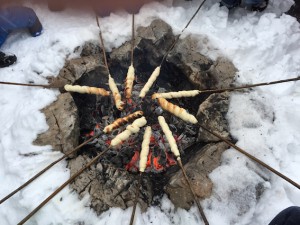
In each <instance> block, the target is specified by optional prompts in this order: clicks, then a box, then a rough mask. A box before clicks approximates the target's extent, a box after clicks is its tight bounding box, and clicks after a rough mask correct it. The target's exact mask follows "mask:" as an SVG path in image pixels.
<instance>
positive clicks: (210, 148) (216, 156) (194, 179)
mask: <svg viewBox="0 0 300 225" xmlns="http://www.w3.org/2000/svg"><path fill="white" fill-rule="evenodd" d="M227 148H228V147H227V145H226V144H225V143H222V142H220V143H216V144H208V145H206V146H204V147H203V148H202V149H201V150H199V151H198V152H197V154H196V155H195V156H194V157H193V158H192V159H191V160H190V161H189V162H188V163H186V164H185V165H184V169H185V170H186V173H187V176H188V178H189V180H190V183H191V185H192V187H193V189H194V191H195V194H196V196H197V197H198V198H200V199H203V198H207V197H209V196H210V195H211V193H212V188H213V183H212V181H211V180H210V179H209V177H208V174H209V173H211V172H212V171H213V170H214V169H215V168H217V167H218V166H219V165H220V159H221V155H222V153H223V152H224V151H225V150H226V149H227ZM165 191H166V193H167V194H168V195H169V197H170V200H171V201H172V203H173V204H174V205H175V206H176V207H180V208H184V209H190V207H191V206H192V205H193V202H194V198H193V196H192V193H191V192H190V189H189V186H188V184H187V182H186V180H185V178H184V176H183V173H182V171H181V170H179V171H178V172H176V173H175V174H174V175H173V176H172V177H171V179H170V182H169V184H168V185H166V187H165Z"/></svg>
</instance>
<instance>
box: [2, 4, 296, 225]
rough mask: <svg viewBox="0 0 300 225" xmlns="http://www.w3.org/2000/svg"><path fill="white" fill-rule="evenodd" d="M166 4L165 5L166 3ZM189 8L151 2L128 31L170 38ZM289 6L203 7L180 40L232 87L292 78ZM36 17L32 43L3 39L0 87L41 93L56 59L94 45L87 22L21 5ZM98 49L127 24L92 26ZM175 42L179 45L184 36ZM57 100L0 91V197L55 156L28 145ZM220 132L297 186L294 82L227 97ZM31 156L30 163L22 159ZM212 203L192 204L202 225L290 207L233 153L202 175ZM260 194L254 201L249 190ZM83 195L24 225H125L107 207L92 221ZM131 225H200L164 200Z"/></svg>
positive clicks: (6, 218)
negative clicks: (38, 30)
mask: <svg viewBox="0 0 300 225" xmlns="http://www.w3.org/2000/svg"><path fill="white" fill-rule="evenodd" d="M174 1H175V0H174ZM198 4H199V2H198V1H192V2H184V1H182V0H178V1H176V2H174V6H173V7H172V1H171V0H168V1H166V2H164V3H151V4H148V5H146V6H144V7H143V8H142V9H141V10H140V13H139V14H138V15H137V16H136V22H137V26H139V25H144V26H146V25H149V24H150V22H151V21H152V20H153V19H155V18H157V17H159V18H161V19H163V20H165V21H166V22H168V23H169V24H170V25H171V26H172V27H173V29H174V32H175V33H180V31H181V30H182V28H183V27H184V26H185V24H186V22H187V21H188V20H189V19H190V17H191V15H192V13H193V12H194V11H195V6H198ZM292 4H293V1H291V0H286V1H281V0H271V1H270V5H269V7H268V8H267V10H266V11H264V12H262V13H255V12H248V11H245V10H243V9H237V10H235V11H234V12H231V13H228V10H227V9H226V8H224V7H222V8H219V6H218V4H217V3H216V1H215V0H210V1H209V0H208V1H207V2H206V3H205V5H204V7H203V8H202V9H201V10H200V12H199V14H198V15H197V16H196V18H195V19H194V21H193V22H192V23H191V24H190V26H189V28H188V29H187V30H186V31H185V33H184V35H187V34H192V35H193V36H194V37H196V38H197V37H198V38H199V39H200V40H202V41H203V40H205V41H203V42H199V51H200V52H201V53H203V54H205V55H208V56H210V57H211V58H213V59H215V58H216V57H218V56H220V55H225V56H226V57H228V58H229V59H230V60H232V62H233V63H234V64H235V66H236V67H237V68H238V70H239V72H238V74H237V77H236V83H237V84H239V83H240V84H246V83H259V82H267V81H274V80H280V79H287V78H292V77H296V76H299V73H298V71H299V70H300V47H299V42H300V27H299V23H298V22H297V21H296V20H295V18H293V17H290V16H289V15H286V14H284V13H283V12H285V11H287V10H288V9H289V7H290V6H291V5H292ZM29 6H31V7H33V8H34V9H35V11H36V13H37V14H38V16H39V18H40V20H41V22H42V24H43V26H44V33H43V34H42V35H41V36H39V37H36V38H32V37H30V35H29V34H28V33H27V32H25V31H24V32H16V33H14V34H12V35H11V36H10V37H9V38H8V40H7V41H6V42H5V44H4V46H3V47H2V49H1V50H2V51H4V52H12V53H14V54H16V55H17V56H18V62H17V64H15V65H13V66H11V67H8V68H3V69H1V70H0V80H1V81H10V82H20V83H29V82H34V83H38V84H46V83H47V80H46V77H47V76H49V75H54V76H56V75H57V74H58V72H59V70H60V69H61V68H62V67H63V65H64V62H65V60H66V59H70V58H74V57H77V56H78V55H79V51H76V50H75V49H76V47H77V46H80V45H82V44H83V43H84V42H85V41H98V28H97V25H96V22H95V18H94V16H93V14H88V13H87V12H78V11H74V10H66V11H64V12H50V11H49V10H48V9H47V7H45V6H43V5H29ZM100 23H101V28H102V32H103V36H104V41H105V45H106V47H107V49H111V48H113V47H117V46H119V45H121V44H122V43H123V42H124V41H127V40H129V39H130V35H131V28H130V25H131V17H130V15H129V14H127V13H126V12H116V13H112V14H111V15H110V16H109V17H105V18H102V19H100ZM184 35H183V36H184ZM58 94H59V92H58V91H55V90H46V89H39V88H30V87H17V86H7V85H0V105H1V111H0V127H1V130H0V184H1V185H0V198H2V197H4V196H5V195H6V194H8V193H9V192H10V191H12V190H13V189H14V188H16V187H18V186H19V185H21V184H23V183H24V182H25V181H26V180H28V179H29V178H30V177H32V176H33V175H34V174H36V173H37V172H39V171H40V170H41V169H43V168H44V167H45V166H46V165H48V164H50V163H51V162H52V161H54V160H56V159H57V158H59V157H61V156H62V154H61V153H59V152H56V151H52V148H51V146H42V147H40V146H34V145H32V142H33V140H34V139H35V138H36V136H37V134H39V133H41V132H43V131H45V130H47V123H46V121H45V117H44V115H43V114H42V113H41V112H40V109H42V108H43V107H45V106H46V105H48V104H50V103H51V102H53V101H54V100H55V99H56V97H57V95H58ZM227 117H228V121H229V125H230V131H231V133H232V135H233V137H234V138H235V139H236V140H238V141H237V145H238V146H239V147H241V148H243V149H245V150H247V151H248V152H249V153H251V154H253V155H254V156H255V157H257V158H259V159H261V160H262V161H264V162H266V163H268V164H270V165H272V167H274V168H275V169H277V170H279V171H280V172H281V173H283V174H285V175H287V176H288V177H290V178H292V179H293V180H294V181H296V182H297V183H300V177H299V172H298V171H299V170H300V82H291V83H286V84H278V85H273V86H268V87H259V88H255V89H254V90H252V91H246V92H237V93H233V94H232V96H231V102H230V108H229V112H228V115H227ZM28 154H31V156H28ZM209 176H210V178H211V179H212V181H213V183H214V189H213V195H212V196H211V197H210V198H208V199H205V200H203V201H202V202H201V204H202V205H203V208H204V210H205V213H206V215H207V218H208V220H209V221H210V224H211V225H229V224H234V225H264V224H268V223H269V222H270V221H271V219H272V218H273V217H274V216H275V215H276V214H277V213H278V212H279V211H281V210H283V209H284V208H286V207H288V206H292V205H298V206H299V205H300V192H299V190H298V189H297V188H295V187H294V186H292V185H291V184H289V183H287V182H286V181H284V180H282V179H281V178H279V177H277V176H276V175H274V174H272V173H270V172H269V171H268V170H266V169H264V168H262V167H261V166H259V165H257V164H256V163H254V162H252V161H251V160H249V159H248V158H246V157H245V156H243V155H242V154H241V153H239V152H237V151H236V150H233V149H230V150H228V151H226V152H225V153H224V154H223V156H222V164H221V166H220V167H218V168H217V169H215V170H214V171H213V172H212V173H211V174H210V175H209ZM68 178H69V170H68V169H66V162H61V163H59V164H58V165H56V166H54V167H53V168H52V169H51V170H49V171H48V172H46V174H45V175H43V176H42V177H41V178H39V179H38V180H37V181H35V182H33V183H32V184H31V185H30V186H29V187H28V188H26V189H24V190H22V191H20V192H19V193H17V194H16V195H15V196H13V197H12V198H11V199H9V200H7V201H6V202H5V203H3V204H1V205H0V221H1V224H4V225H6V224H7V225H12V224H16V223H18V222H19V221H20V220H21V219H23V218H24V217H25V216H26V215H27V214H28V213H29V212H30V211H31V210H33V209H34V208H35V207H36V206H37V205H38V204H39V203H40V202H42V201H43V200H44V199H45V198H46V197H47V196H48V195H49V194H50V193H51V192H53V191H54V190H55V189H56V188H57V187H59V186H60V185H61V184H62V183H63V182H64V181H65V180H67V179H68ZM257 189H258V190H264V191H263V192H262V195H261V196H260V198H257V197H256V191H257ZM88 204H89V199H88V196H86V197H85V198H84V199H82V200H79V199H78V197H77V195H76V193H74V192H73V191H72V190H70V189H69V188H65V189H64V190H63V191H61V192H60V193H59V194H58V195H57V196H56V197H55V198H54V199H53V200H52V201H51V202H49V203H48V204H47V205H46V206H45V207H43V208H42V209H41V210H40V211H39V212H38V213H37V214H36V215H35V216H34V217H33V218H32V219H31V220H30V222H28V224H32V225H35V224H38V225H46V224H47V225H48V224H64V225H67V224H81V222H84V223H85V224H86V225H88V224H107V225H109V224H128V223H129V219H130V214H131V210H132V208H129V209H127V210H121V209H118V208H112V209H110V210H109V211H107V212H105V213H103V214H102V215H100V216H97V215H96V214H95V213H94V212H92V211H91V210H90V209H89V207H88ZM136 215H137V218H136V224H160V225H167V224H178V225H179V224H182V225H183V224H190V225H194V224H203V222H202V221H201V220H200V219H199V216H198V212H197V209H196V207H192V208H191V210H189V211H186V210H182V209H175V208H174V206H173V205H172V204H171V202H170V201H169V200H168V199H167V197H164V199H163V201H162V205H161V206H160V207H151V208H149V209H148V210H147V212H145V213H141V212H140V210H139V208H138V210H137V213H136Z"/></svg>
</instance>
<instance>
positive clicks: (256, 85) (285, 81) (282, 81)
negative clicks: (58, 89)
mask: <svg viewBox="0 0 300 225" xmlns="http://www.w3.org/2000/svg"><path fill="white" fill-rule="evenodd" d="M298 80H300V77H294V78H290V79H284V80H277V81H272V82H264V83H257V84H248V85H243V86H239V87H232V88H223V89H215V90H214V89H211V90H202V91H200V93H201V94H202V93H221V92H225V91H238V90H242V89H247V88H253V87H259V86H268V85H274V84H281V83H287V82H292V81H298Z"/></svg>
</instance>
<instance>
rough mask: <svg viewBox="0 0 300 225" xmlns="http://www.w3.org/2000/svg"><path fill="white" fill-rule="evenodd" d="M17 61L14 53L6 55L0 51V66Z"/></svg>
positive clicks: (6, 65)
mask: <svg viewBox="0 0 300 225" xmlns="http://www.w3.org/2000/svg"><path fill="white" fill-rule="evenodd" d="M16 61H17V57H16V56H15V55H7V54H5V53H4V52H0V68H4V67H8V66H10V65H12V64H14V63H15V62H16Z"/></svg>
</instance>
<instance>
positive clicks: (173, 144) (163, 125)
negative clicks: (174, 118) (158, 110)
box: [158, 116, 180, 160]
mask: <svg viewBox="0 0 300 225" xmlns="http://www.w3.org/2000/svg"><path fill="white" fill-rule="evenodd" d="M158 122H159V125H160V126H161V129H162V130H163V132H164V134H165V135H166V138H167V140H168V142H169V145H170V148H171V151H172V152H173V154H174V155H175V156H176V158H177V160H178V159H180V152H179V149H178V146H177V144H176V141H175V138H174V137H173V134H172V132H171V130H170V128H169V126H168V124H167V123H166V120H165V118H164V117H163V116H159V117H158Z"/></svg>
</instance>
